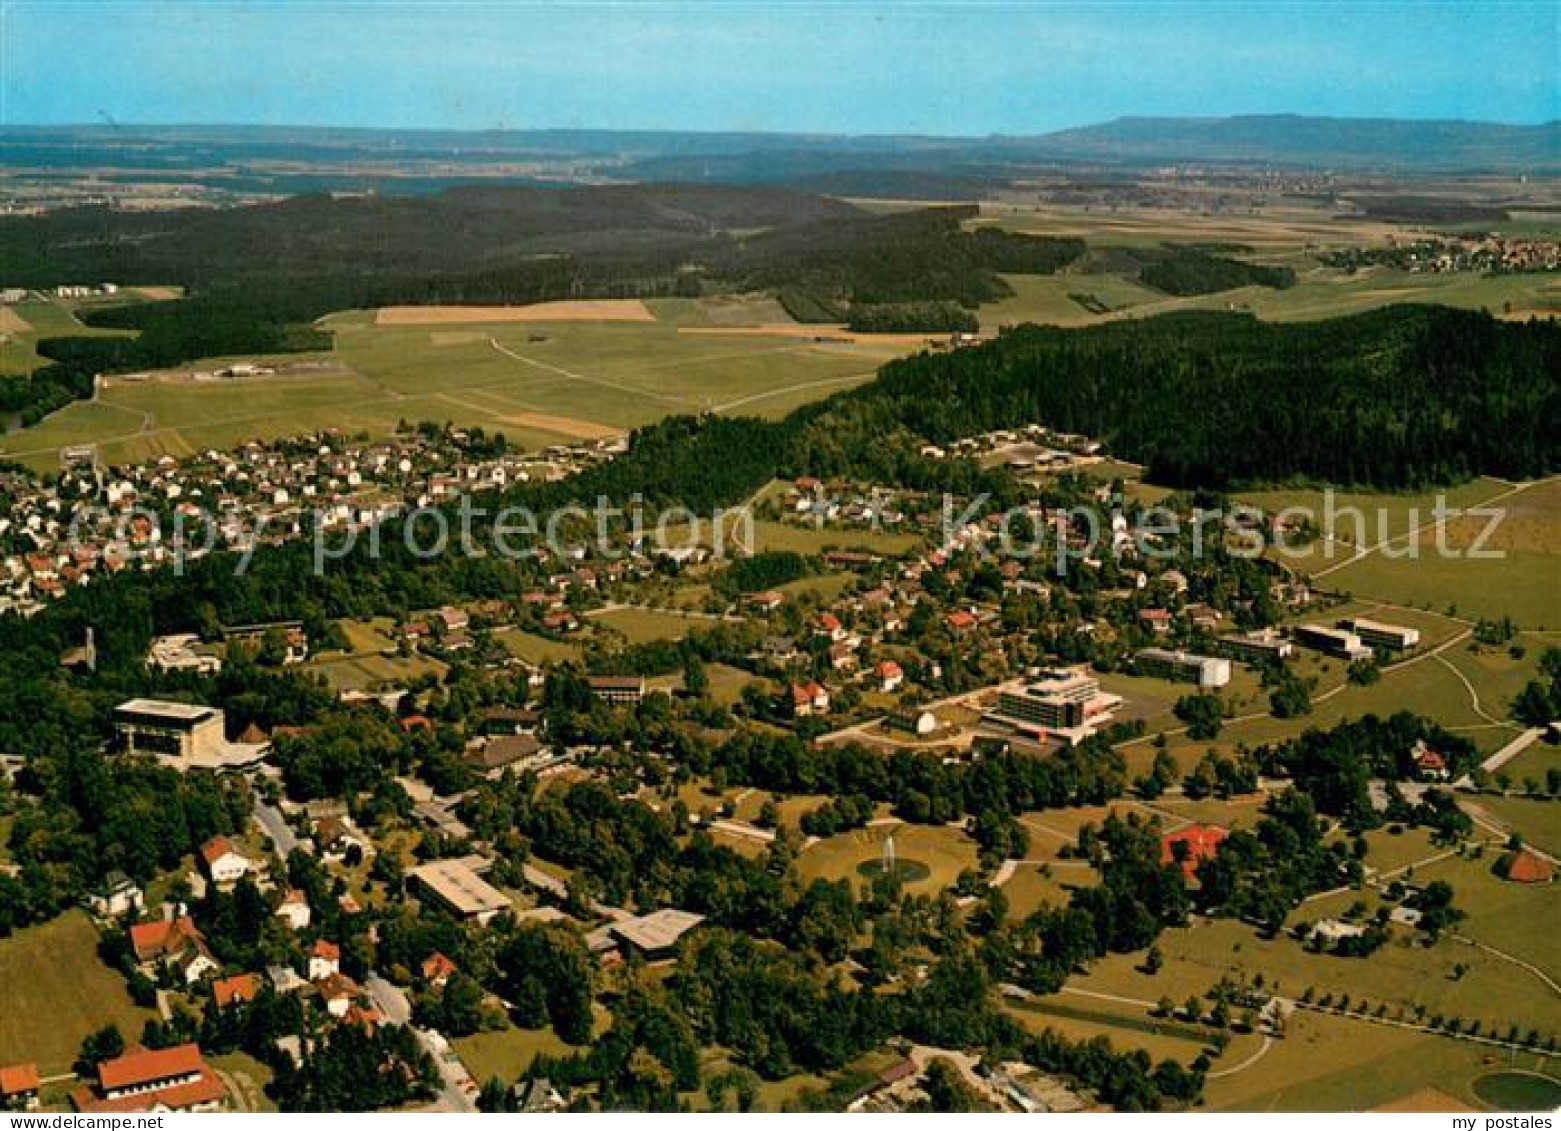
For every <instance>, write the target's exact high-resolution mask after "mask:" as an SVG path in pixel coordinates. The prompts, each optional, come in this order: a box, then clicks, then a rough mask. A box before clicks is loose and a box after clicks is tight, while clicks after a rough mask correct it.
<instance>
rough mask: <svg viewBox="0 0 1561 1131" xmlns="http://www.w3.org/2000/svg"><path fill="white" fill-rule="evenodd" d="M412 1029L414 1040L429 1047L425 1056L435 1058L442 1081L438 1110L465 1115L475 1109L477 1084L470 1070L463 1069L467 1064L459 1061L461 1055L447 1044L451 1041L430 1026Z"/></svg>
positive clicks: (426, 1047)
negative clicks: (414, 1034) (415, 1036)
mask: <svg viewBox="0 0 1561 1131" xmlns="http://www.w3.org/2000/svg"><path fill="white" fill-rule="evenodd" d="M412 1032H414V1033H416V1034H417V1039H418V1040H419V1041H421V1042H422V1045H423V1048H425V1049H427V1050H428V1055H429V1056H431V1057H433V1058H434V1065H435V1067H437V1068H438V1069H439V1078H440V1079H441V1080H443V1081H444V1087H443V1088H442V1089H441V1090H440V1093H439V1103H438V1107H439V1109H440V1110H441V1111H457V1112H462V1113H466V1114H470V1113H472V1112H475V1111H476V1110H477V1094H478V1089H477V1083H476V1081H474V1080H473V1079H472V1075H471V1073H470V1072H468V1071H466V1065H464V1064H462V1063H461V1058H460V1057H458V1056H456V1055H455V1049H453V1048H451V1047H450V1042H449V1041H447V1040H445V1038H444V1036H443V1035H442V1034H440V1033H436V1032H434V1031H433V1030H432V1029H417V1028H414V1029H413V1030H412Z"/></svg>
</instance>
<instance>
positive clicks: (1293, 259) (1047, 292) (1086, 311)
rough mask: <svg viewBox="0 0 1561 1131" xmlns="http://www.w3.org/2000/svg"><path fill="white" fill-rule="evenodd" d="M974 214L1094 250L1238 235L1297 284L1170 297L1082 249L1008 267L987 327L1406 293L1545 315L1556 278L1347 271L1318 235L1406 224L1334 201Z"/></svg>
mask: <svg viewBox="0 0 1561 1131" xmlns="http://www.w3.org/2000/svg"><path fill="white" fill-rule="evenodd" d="M975 223H976V224H978V225H982V226H995V227H999V228H1003V229H1005V230H1008V231H1015V232H1026V233H1030V234H1035V235H1048V236H1080V237H1083V238H1084V239H1085V240H1086V241H1088V243H1089V245H1090V247H1091V249H1092V250H1096V251H1099V250H1101V249H1111V248H1130V249H1150V248H1158V247H1161V246H1163V245H1165V244H1168V243H1170V244H1211V243H1215V244H1218V243H1226V244H1236V245H1242V246H1244V247H1246V248H1248V249H1250V250H1247V251H1240V252H1237V253H1235V254H1236V256H1237V258H1247V259H1254V260H1257V261H1260V262H1263V263H1273V264H1283V265H1285V266H1289V267H1290V268H1292V269H1293V270H1294V271H1295V273H1296V277H1297V281H1296V284H1295V285H1294V286H1292V287H1289V288H1287V289H1284V290H1277V289H1273V288H1269V287H1241V288H1238V289H1236V290H1231V291H1221V292H1218V293H1216V294H1208V295H1190V296H1183V297H1178V296H1173V295H1165V294H1161V293H1159V292H1157V291H1154V290H1152V289H1150V288H1148V287H1145V286H1142V285H1141V284H1139V283H1137V282H1136V281H1134V280H1133V279H1130V278H1124V277H1123V276H1121V275H1114V274H1110V273H1102V271H1101V269H1100V266H1099V264H1097V263H1091V262H1090V261H1089V260H1088V259H1087V260H1086V261H1085V262H1083V263H1081V264H1080V265H1078V269H1077V270H1073V271H1070V270H1064V271H1062V272H1060V273H1059V274H1057V275H1053V276H1048V277H1041V278H1020V279H1010V280H1009V282H1010V283H1011V284H1012V285H1013V287H1014V290H1015V292H1016V293H1015V294H1014V295H1013V296H1012V297H1010V298H1007V299H1004V300H1001V301H999V302H996V303H989V304H987V305H986V306H984V307H982V308H981V310H980V312H979V314H980V318H981V321H982V324H983V326H984V327H987V328H995V327H997V326H1001V325H1011V324H1013V323H1016V322H1025V321H1033V322H1042V323H1050V324H1054V325H1060V326H1078V325H1086V324H1090V323H1094V322H1100V321H1106V320H1110V319H1116V318H1142V317H1150V316H1152V315H1156V314H1165V313H1168V312H1171V311H1177V310H1240V311H1246V312H1250V313H1252V314H1255V315H1257V317H1259V318H1262V319H1265V320H1268V321H1278V322H1284V321H1304V320H1310V319H1321V318H1333V317H1337V316H1339V315H1345V314H1354V313H1358V312H1360V311H1364V310H1370V309H1373V308H1375V307H1379V306H1387V305H1391V304H1394V303H1406V302H1416V303H1438V304H1441V305H1444V306H1456V307H1464V308H1468V309H1486V310H1489V311H1491V312H1492V313H1494V314H1498V315H1503V316H1510V317H1530V316H1534V315H1538V316H1540V317H1545V316H1548V315H1551V314H1553V313H1555V312H1556V311H1557V310H1558V309H1561V282H1558V281H1557V280H1556V279H1555V278H1554V277H1553V276H1546V275H1539V274H1535V275H1498V276H1484V275H1479V274H1475V273H1456V274H1452V273H1449V274H1433V273H1422V272H1417V273H1411V272H1407V271H1402V270H1398V269H1395V268H1388V267H1368V268H1365V269H1362V270H1359V271H1356V272H1354V273H1351V272H1349V271H1346V270H1343V269H1340V268H1333V267H1327V266H1324V265H1323V264H1322V263H1321V261H1320V260H1319V258H1318V257H1317V253H1316V249H1318V248H1320V247H1321V248H1339V247H1349V246H1363V247H1372V246H1377V247H1380V246H1383V245H1384V244H1385V243H1386V242H1387V240H1388V238H1389V237H1390V236H1394V237H1400V238H1402V237H1404V236H1406V235H1409V234H1410V231H1409V229H1406V228H1403V227H1400V226H1397V225H1393V224H1387V223H1382V222H1379V221H1373V220H1367V219H1364V218H1348V217H1344V218H1341V217H1339V216H1338V215H1336V210H1332V209H1322V208H1317V207H1306V206H1300V205H1297V206H1295V207H1284V206H1280V207H1275V208H1268V209H1264V210H1262V212H1260V213H1253V214H1246V213H1243V214H1239V215H1238V214H1229V215H1211V214H1207V213H1200V212H1197V211H1194V210H1192V209H1186V210H1158V209H1143V210H1136V211H1135V210H1132V209H1128V210H1124V211H1121V212H1118V211H1116V210H1112V211H1110V212H1105V211H1101V210H1099V209H1089V208H1077V207H1055V206H1050V205H1048V206H1045V207H1043V208H1036V207H1033V206H1029V207H1026V206H1015V205H1012V204H1006V203H996V202H994V203H987V204H983V206H982V215H981V217H980V219H979V220H977V221H975ZM1091 258H1094V257H1091ZM1108 270H1109V269H1108ZM1072 295H1077V296H1079V298H1080V299H1084V300H1085V301H1083V302H1080V301H1077V300H1075V299H1074V298H1072V297H1070V296H1072ZM1086 296H1087V297H1086Z"/></svg>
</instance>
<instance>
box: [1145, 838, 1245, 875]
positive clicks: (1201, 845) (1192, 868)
mask: <svg viewBox="0 0 1561 1131" xmlns="http://www.w3.org/2000/svg"><path fill="white" fill-rule="evenodd" d="M1229 835H1230V832H1229V831H1228V830H1226V829H1222V828H1220V827H1219V826H1218V825H1188V826H1187V827H1186V828H1185V829H1177V830H1176V831H1175V832H1174V833H1167V834H1166V835H1165V836H1163V837H1161V838H1160V863H1161V864H1166V865H1169V864H1174V863H1176V848H1175V846H1176V845H1178V844H1185V845H1186V846H1187V855H1186V856H1185V858H1183V860H1182V871H1183V872H1184V873H1186V875H1187V877H1188V878H1189V879H1191V878H1192V877H1193V875H1194V874H1195V873H1196V872H1197V871H1198V865H1199V864H1200V863H1202V862H1203V861H1205V860H1212V859H1214V856H1215V854H1216V853H1218V852H1219V847H1220V844H1221V842H1223V841H1224V839H1225V838H1226V837H1228V836H1229Z"/></svg>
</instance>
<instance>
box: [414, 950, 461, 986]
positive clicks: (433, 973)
mask: <svg viewBox="0 0 1561 1131" xmlns="http://www.w3.org/2000/svg"><path fill="white" fill-rule="evenodd" d="M455 970H456V966H455V963H454V962H452V961H450V959H449V958H448V957H446V956H445V955H444V954H443V953H442V952H440V951H437V950H436V951H434V953H432V954H430V955H429V956H428V957H427V958H425V959H423V964H422V967H421V971H422V975H423V981H425V982H427V983H428V984H429V985H430V986H433V987H434V988H435V989H442V988H443V987H444V984H445V983H446V982H448V981H449V980H450V975H452V974H454V973H455Z"/></svg>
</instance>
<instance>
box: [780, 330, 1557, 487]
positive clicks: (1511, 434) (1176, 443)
mask: <svg viewBox="0 0 1561 1131" xmlns="http://www.w3.org/2000/svg"><path fill="white" fill-rule="evenodd" d="M1558 374H1561V327H1558V326H1557V325H1556V324H1555V323H1554V322H1544V323H1540V322H1531V323H1522V324H1517V323H1504V322H1500V321H1498V320H1496V319H1495V318H1492V317H1491V316H1489V315H1487V314H1482V313H1475V312H1468V311H1460V310H1451V309H1447V308H1443V307H1420V306H1399V307H1391V308H1387V309H1383V310H1377V311H1373V312H1370V313H1367V314H1360V315H1355V316H1352V317H1348V318H1338V319H1332V320H1329V321H1325V322H1308V323H1267V322H1260V321H1258V320H1256V319H1254V318H1252V317H1250V316H1246V315H1233V314H1216V313H1184V314H1173V315H1166V316H1162V317H1159V318H1153V319H1146V320H1143V321H1129V322H1117V323H1111V324H1108V325H1103V326H1097V327H1091V328H1088V329H1082V330H1063V329H1057V328H1049V327H1038V326H1024V327H1020V328H1017V329H1014V330H1010V331H1007V332H1005V333H1004V334H1002V336H1001V337H999V338H998V339H997V340H996V341H994V342H992V343H990V344H987V345H985V346H983V347H981V348H979V349H973V350H959V351H954V352H952V353H938V354H922V355H920V356H917V357H913V358H908V359H905V360H901V361H895V362H891V363H890V364H889V365H887V366H885V367H884V369H883V371H882V373H881V375H880V377H879V379H878V380H877V381H875V382H873V383H872V384H870V385H866V386H863V387H862V388H860V389H856V390H853V391H851V392H849V393H845V394H841V395H839V396H836V397H834V398H832V399H831V400H830V401H828V402H826V403H825V405H824V406H823V408H821V409H819V410H817V412H816V415H815V416H814V419H813V420H812V421H811V422H810V423H809V424H808V425H807V426H806V427H805V428H804V430H803V434H802V436H801V439H800V440H799V444H800V447H799V449H798V456H797V461H798V462H799V463H801V464H804V465H807V466H808V467H810V468H811V469H812V470H813V471H814V472H815V473H820V474H827V473H833V472H839V471H843V470H846V469H849V468H850V467H852V466H853V465H860V463H861V461H863V460H864V459H868V460H881V459H882V458H883V454H884V452H885V448H884V447H883V446H882V440H883V438H885V437H892V436H894V435H896V434H909V435H914V436H917V437H924V438H926V439H928V440H931V441H933V442H935V443H946V442H948V441H951V440H954V439H958V438H960V437H963V436H970V435H974V434H976V433H979V432H984V431H988V430H991V429H995V428H1004V427H1012V426H1014V425H1018V424H1024V423H1029V422H1042V423H1045V424H1046V425H1048V426H1049V427H1052V428H1057V429H1060V430H1063V431H1070V432H1082V433H1086V434H1088V435H1091V436H1095V437H1098V438H1100V439H1101V440H1103V441H1105V442H1106V444H1107V445H1108V446H1109V448H1110V450H1111V451H1112V452H1114V453H1115V454H1117V455H1120V456H1122V457H1124V458H1127V459H1131V460H1136V461H1138V462H1141V463H1143V464H1145V465H1146V467H1147V469H1148V472H1149V475H1150V477H1151V478H1153V479H1154V480H1156V481H1158V482H1163V483H1169V484H1176V485H1183V484H1185V485H1200V486H1220V485H1225V484H1231V483H1237V482H1244V481H1247V482H1250V481H1267V482H1273V481H1281V480H1286V479H1291V478H1296V477H1308V478H1313V479H1320V480H1327V481H1330V482H1334V483H1347V484H1370V485H1373V486H1377V487H1389V488H1399V487H1412V486H1416V485H1420V484H1428V483H1446V482H1452V481H1456V480H1460V479H1465V478H1468V477H1469V476H1472V475H1479V474H1489V475H1500V476H1506V477H1511V478H1526V477H1530V476H1535V475H1541V474H1544V473H1546V472H1549V471H1553V470H1555V469H1556V467H1557V466H1558V465H1561V436H1558V433H1557V432H1556V430H1555V428H1554V427H1553V426H1552V425H1550V424H1547V423H1546V422H1547V421H1554V420H1556V419H1558V418H1561V380H1558V377H1557V375H1558ZM875 445H879V446H878V447H876V448H875Z"/></svg>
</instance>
